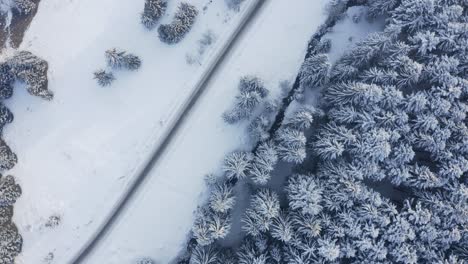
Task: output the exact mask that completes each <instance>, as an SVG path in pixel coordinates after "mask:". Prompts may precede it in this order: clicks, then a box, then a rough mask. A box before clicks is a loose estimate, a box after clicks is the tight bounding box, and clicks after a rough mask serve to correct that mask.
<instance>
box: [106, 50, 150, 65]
mask: <svg viewBox="0 0 468 264" xmlns="http://www.w3.org/2000/svg"><path fill="white" fill-rule="evenodd" d="M105 56H106V61H107V64H108V65H109V66H110V67H112V68H114V69H120V68H123V69H127V70H137V69H139V68H140V66H141V60H140V58H139V57H138V56H136V55H134V54H131V53H127V52H126V51H124V50H119V49H117V48H112V49H109V50H106V52H105Z"/></svg>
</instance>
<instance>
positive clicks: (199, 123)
mask: <svg viewBox="0 0 468 264" xmlns="http://www.w3.org/2000/svg"><path fill="white" fill-rule="evenodd" d="M326 2H327V1H326V0H323V1H310V0H296V1H294V3H293V4H292V3H291V2H290V1H276V0H272V1H266V3H265V4H264V6H263V7H262V9H261V14H259V15H258V17H257V19H256V20H254V21H253V22H252V26H251V27H249V30H248V31H247V32H246V34H244V35H243V37H242V40H241V41H240V44H239V45H237V46H236V47H235V49H234V50H233V51H232V52H231V53H230V54H229V55H228V56H227V58H225V61H224V63H223V64H222V65H221V68H220V69H219V71H218V73H217V74H216V75H215V77H214V78H213V79H212V80H211V82H210V83H209V86H208V87H207V89H206V91H205V93H204V94H203V95H202V96H201V98H200V100H199V101H198V102H197V103H196V105H195V107H194V110H193V111H192V113H191V114H190V115H189V116H188V118H187V121H186V122H185V123H184V124H183V125H182V127H181V128H180V130H179V131H180V132H179V133H178V134H177V135H175V137H174V140H173V142H172V143H171V144H170V145H169V146H168V148H167V151H166V153H164V155H163V157H162V159H160V160H159V162H158V163H157V164H156V167H155V168H154V170H153V171H152V173H151V175H150V177H149V178H148V180H147V181H146V182H145V183H144V185H143V186H142V188H141V191H140V192H138V193H137V195H136V196H135V197H134V199H133V200H132V201H131V206H129V207H128V208H127V209H126V210H124V213H123V215H122V217H120V219H119V220H118V221H117V223H116V224H115V225H114V226H113V227H112V228H111V230H110V232H109V235H108V236H107V237H106V238H105V240H104V241H102V243H100V244H99V246H98V247H97V248H96V249H95V250H94V251H93V254H92V255H91V256H90V258H89V259H88V260H87V261H86V263H92V264H94V263H115V264H117V263H131V261H132V260H135V259H137V258H138V257H140V256H151V257H152V258H154V259H155V260H156V261H157V263H168V262H169V261H170V260H171V259H172V258H174V257H175V256H176V255H177V253H178V252H179V251H180V250H182V249H183V248H184V246H185V242H186V239H187V235H188V233H189V231H190V228H191V225H192V222H193V220H194V216H193V211H194V210H195V209H196V207H197V205H199V204H201V203H202V202H203V197H204V195H203V194H204V192H205V191H206V187H205V185H204V180H203V179H204V176H205V174H207V173H210V172H214V173H219V168H220V163H221V161H222V159H223V157H224V155H225V154H226V153H228V152H230V151H233V150H235V149H239V148H245V149H248V148H250V144H251V142H249V140H248V139H247V138H246V136H245V129H246V125H247V124H246V123H242V124H241V125H234V126H230V125H226V124H225V123H224V122H223V120H222V118H221V114H222V113H223V112H224V111H225V110H226V109H229V108H230V107H231V106H232V103H233V98H234V96H235V95H236V94H237V93H238V90H237V85H238V82H239V78H240V77H242V76H244V75H257V76H258V77H260V78H261V79H263V80H264V81H265V83H266V86H267V87H268V88H269V89H270V91H271V92H272V94H271V96H272V97H278V96H279V95H280V93H281V91H280V88H279V86H278V84H279V82H280V81H282V80H292V79H293V78H294V77H295V75H296V74H297V72H298V70H299V67H300V65H301V63H302V61H303V58H304V54H305V51H306V46H307V41H308V40H309V38H310V36H312V34H313V33H314V32H315V30H316V29H317V27H318V26H319V25H320V24H321V23H323V22H324V20H325V17H326V15H325V13H324V7H325V4H326ZM217 168H218V170H217Z"/></svg>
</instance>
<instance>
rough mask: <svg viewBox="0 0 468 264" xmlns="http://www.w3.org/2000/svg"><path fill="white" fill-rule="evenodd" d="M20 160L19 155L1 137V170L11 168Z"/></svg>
mask: <svg viewBox="0 0 468 264" xmlns="http://www.w3.org/2000/svg"><path fill="white" fill-rule="evenodd" d="M17 162H18V157H17V156H16V154H15V153H13V151H11V149H10V147H9V146H8V145H7V144H6V142H5V141H4V140H3V139H1V138H0V170H10V169H12V168H13V167H14V166H15V165H16V163H17Z"/></svg>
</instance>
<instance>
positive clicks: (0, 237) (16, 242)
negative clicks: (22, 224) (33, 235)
mask: <svg viewBox="0 0 468 264" xmlns="http://www.w3.org/2000/svg"><path fill="white" fill-rule="evenodd" d="M0 241H1V243H0V263H1V264H10V263H15V258H16V256H18V254H19V253H20V252H21V248H22V245H23V238H22V237H21V235H20V234H19V233H18V229H17V228H16V226H15V225H14V224H13V223H8V224H6V225H2V226H0Z"/></svg>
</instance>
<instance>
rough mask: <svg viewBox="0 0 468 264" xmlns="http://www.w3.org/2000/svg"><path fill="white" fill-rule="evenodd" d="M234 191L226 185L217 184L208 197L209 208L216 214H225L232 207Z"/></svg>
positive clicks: (234, 200)
mask: <svg viewBox="0 0 468 264" xmlns="http://www.w3.org/2000/svg"><path fill="white" fill-rule="evenodd" d="M235 202H236V199H235V197H234V190H233V188H232V187H231V186H229V185H227V184H226V183H223V184H217V185H216V186H215V188H214V190H213V191H212V193H211V196H210V203H209V204H210V208H211V209H212V210H213V211H214V212H217V213H223V214H224V213H227V212H229V210H231V209H232V208H233V207H234V204H235Z"/></svg>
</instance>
